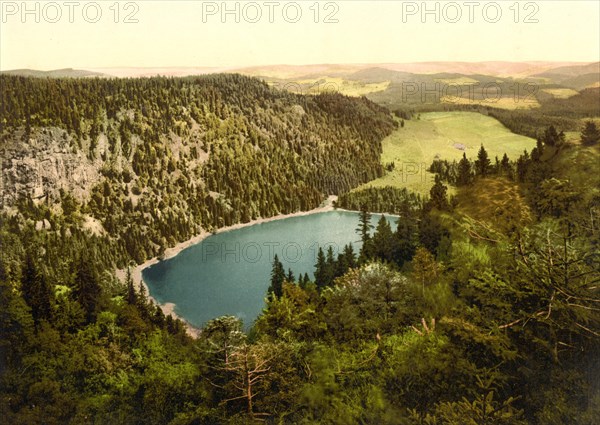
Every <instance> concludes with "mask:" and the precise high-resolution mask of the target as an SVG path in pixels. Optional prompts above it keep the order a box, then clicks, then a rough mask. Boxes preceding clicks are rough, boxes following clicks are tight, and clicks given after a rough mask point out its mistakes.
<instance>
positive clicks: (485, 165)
mask: <svg viewBox="0 0 600 425" xmlns="http://www.w3.org/2000/svg"><path fill="white" fill-rule="evenodd" d="M490 165H491V163H490V158H489V157H488V153H487V151H486V150H485V148H484V147H483V145H481V148H479V152H478V153H477V160H476V161H475V173H476V174H477V175H478V176H481V177H485V176H487V175H488V174H489V172H490Z"/></svg>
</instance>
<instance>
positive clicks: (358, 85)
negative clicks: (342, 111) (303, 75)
mask: <svg viewBox="0 0 600 425" xmlns="http://www.w3.org/2000/svg"><path fill="white" fill-rule="evenodd" d="M296 85H297V88H298V89H297V90H295V87H296ZM389 85H390V81H382V82H379V83H362V82H360V81H351V80H345V79H343V78H339V77H326V76H324V77H319V78H315V79H305V80H297V81H294V82H291V83H289V86H288V87H289V90H290V91H296V92H299V93H302V94H319V93H323V92H327V91H335V92H339V93H341V94H343V95H346V96H354V97H359V96H365V95H367V94H369V93H375V92H380V91H385V90H386V89H387V88H388V87H389Z"/></svg>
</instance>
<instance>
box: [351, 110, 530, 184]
mask: <svg viewBox="0 0 600 425" xmlns="http://www.w3.org/2000/svg"><path fill="white" fill-rule="evenodd" d="M482 144H483V145H484V146H485V149H486V150H487V152H488V155H489V157H490V160H491V161H492V163H493V162H494V160H495V159H494V158H495V156H498V158H502V155H504V153H506V154H507V155H508V157H509V158H510V159H511V160H516V159H517V158H518V157H519V155H521V154H522V153H523V151H524V150H525V149H527V150H528V151H530V150H531V149H532V148H533V147H535V145H536V141H535V140H534V139H531V138H529V137H525V136H520V135H518V134H514V133H512V132H511V131H510V130H508V129H507V128H506V127H504V126H503V125H502V124H501V123H500V122H499V121H498V120H496V119H494V118H491V117H488V116H485V115H482V114H479V113H476V112H431V113H425V114H421V116H420V119H417V118H416V117H415V118H413V119H412V120H407V121H405V126H404V128H399V129H398V130H396V131H394V133H393V134H391V135H390V136H389V137H387V138H386V139H385V140H384V141H383V154H382V156H381V159H382V163H383V164H388V163H390V162H393V163H394V164H395V169H394V170H393V171H391V172H387V173H386V175H385V176H383V177H381V178H379V179H376V180H373V181H371V182H369V183H366V184H365V185H362V186H360V187H359V188H357V189H355V190H360V189H361V188H365V187H370V186H372V187H384V186H395V187H406V188H408V189H410V190H412V191H415V192H418V193H421V194H428V193H429V190H430V189H431V186H432V185H433V183H432V181H433V174H431V173H429V172H428V171H426V169H427V168H429V166H430V165H431V163H432V162H433V160H434V159H446V160H449V161H452V160H460V158H462V155H463V152H465V153H466V154H467V157H468V158H469V159H471V160H475V159H476V158H477V152H478V151H479V148H480V147H481V145H482ZM463 149H464V150H463Z"/></svg>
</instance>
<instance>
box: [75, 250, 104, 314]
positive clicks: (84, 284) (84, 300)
mask: <svg viewBox="0 0 600 425" xmlns="http://www.w3.org/2000/svg"><path fill="white" fill-rule="evenodd" d="M74 272H75V282H74V283H75V284H74V288H73V296H74V298H75V300H76V301H78V302H79V304H81V306H82V307H83V309H84V311H85V314H86V317H87V320H88V322H91V321H93V320H95V318H96V315H97V313H98V311H99V309H100V307H101V303H102V287H101V286H100V282H99V281H98V275H97V273H96V271H95V270H94V268H93V266H92V264H91V263H90V262H89V261H88V260H85V259H84V258H83V257H80V258H79V261H78V262H77V263H76V266H75V270H74Z"/></svg>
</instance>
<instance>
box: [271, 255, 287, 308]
mask: <svg viewBox="0 0 600 425" xmlns="http://www.w3.org/2000/svg"><path fill="white" fill-rule="evenodd" d="M284 280H285V269H284V268H283V264H282V263H281V261H279V257H277V254H275V258H273V268H272V269H271V286H269V290H268V293H269V295H271V296H275V297H277V298H279V297H281V296H282V295H283V281H284Z"/></svg>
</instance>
